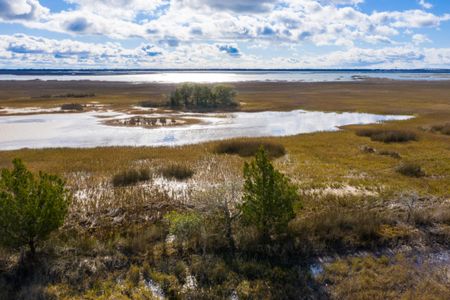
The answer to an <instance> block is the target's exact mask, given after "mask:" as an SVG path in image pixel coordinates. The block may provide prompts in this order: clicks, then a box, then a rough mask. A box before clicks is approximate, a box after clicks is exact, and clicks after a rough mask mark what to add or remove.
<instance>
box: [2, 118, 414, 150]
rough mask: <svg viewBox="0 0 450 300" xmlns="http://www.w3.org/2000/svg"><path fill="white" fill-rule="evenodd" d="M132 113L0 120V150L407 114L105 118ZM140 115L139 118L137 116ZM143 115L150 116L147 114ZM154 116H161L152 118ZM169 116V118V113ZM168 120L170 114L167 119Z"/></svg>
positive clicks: (182, 138)
mask: <svg viewBox="0 0 450 300" xmlns="http://www.w3.org/2000/svg"><path fill="white" fill-rule="evenodd" d="M130 116H132V115H129V114H125V113H118V112H112V111H107V112H95V111H92V112H85V113H70V114H67V113H54V114H35V115H18V116H2V117H0V150H13V149H20V148H50V147H70V148H90V147H99V146H179V145H186V144H196V143H201V142H208V141H213V140H223V139H229V138H238V137H266V136H289V135H296V134H301V133H311V132H318V131H335V130H338V128H339V127H340V126H344V125H351V124H371V123H378V122H383V121H391V120H406V119H409V118H411V117H410V116H393V115H374V114H366V113H333V112H314V111H304V110H293V111H288V112H272V111H267V112H254V113H248V112H236V113H228V114H225V115H224V114H221V115H216V114H183V113H178V114H175V116H176V117H178V118H196V119H200V120H201V123H200V124H194V125H186V126H172V127H160V128H154V129H148V128H140V127H114V126H108V125H105V124H104V122H105V121H107V120H111V119H117V118H127V117H130ZM141 116H144V115H141ZM148 116H149V117H152V116H156V114H148ZM158 116H161V115H160V114H158ZM171 116H174V114H172V115H171ZM169 118H170V116H169Z"/></svg>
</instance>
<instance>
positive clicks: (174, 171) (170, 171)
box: [161, 164, 194, 180]
mask: <svg viewBox="0 0 450 300" xmlns="http://www.w3.org/2000/svg"><path fill="white" fill-rule="evenodd" d="M161 175H162V176H164V177H165V178H167V179H177V180H185V179H188V178H191V177H192V176H193V175H194V171H193V170H192V169H191V168H190V167H189V166H186V165H183V164H170V165H168V166H166V167H163V168H162V169H161Z"/></svg>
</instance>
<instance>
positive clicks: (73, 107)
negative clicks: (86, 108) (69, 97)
mask: <svg viewBox="0 0 450 300" xmlns="http://www.w3.org/2000/svg"><path fill="white" fill-rule="evenodd" d="M61 110H78V111H82V110H83V105H81V104H79V103H66V104H63V105H61Z"/></svg>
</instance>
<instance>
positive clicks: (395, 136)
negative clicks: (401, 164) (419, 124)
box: [356, 129, 417, 143]
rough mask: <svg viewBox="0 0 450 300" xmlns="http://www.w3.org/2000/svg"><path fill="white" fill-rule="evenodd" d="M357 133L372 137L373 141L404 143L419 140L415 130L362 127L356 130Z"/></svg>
mask: <svg viewBox="0 0 450 300" xmlns="http://www.w3.org/2000/svg"><path fill="white" fill-rule="evenodd" d="M356 134H357V135H358V136H363V137H370V139H371V140H372V141H377V142H384V143H404V142H409V141H416V140H417V135H416V134H415V133H414V132H411V131H403V130H387V129H360V130H358V131H356Z"/></svg>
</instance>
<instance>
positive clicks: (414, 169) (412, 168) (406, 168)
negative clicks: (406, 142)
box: [396, 163, 426, 177]
mask: <svg viewBox="0 0 450 300" xmlns="http://www.w3.org/2000/svg"><path fill="white" fill-rule="evenodd" d="M396 171H397V172H398V173H400V174H402V175H405V176H409V177H424V176H425V175H426V174H425V172H424V171H423V170H422V167H421V166H420V165H418V164H416V163H404V164H401V165H400V166H398V167H397V169H396Z"/></svg>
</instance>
